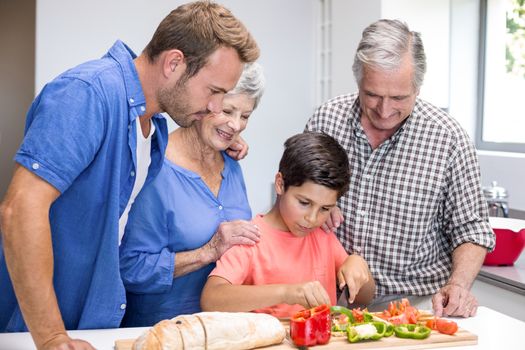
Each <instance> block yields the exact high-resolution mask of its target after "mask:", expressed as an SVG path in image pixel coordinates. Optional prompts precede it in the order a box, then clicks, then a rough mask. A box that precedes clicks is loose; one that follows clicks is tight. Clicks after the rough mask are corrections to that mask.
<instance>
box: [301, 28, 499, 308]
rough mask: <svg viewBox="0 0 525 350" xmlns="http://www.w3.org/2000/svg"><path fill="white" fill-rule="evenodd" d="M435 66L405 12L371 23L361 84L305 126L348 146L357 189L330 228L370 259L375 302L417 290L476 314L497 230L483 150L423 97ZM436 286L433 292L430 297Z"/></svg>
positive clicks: (421, 301) (426, 298)
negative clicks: (482, 167) (477, 291)
mask: <svg viewBox="0 0 525 350" xmlns="http://www.w3.org/2000/svg"><path fill="white" fill-rule="evenodd" d="M425 70H426V63H425V53H424V50H423V44H422V41H421V38H420V35H419V33H416V32H413V31H410V30H409V28H408V27H407V26H406V24H404V23H402V22H400V21H396V20H380V21H377V22H375V23H373V24H372V25H370V26H369V27H367V28H366V29H365V30H364V31H363V36H362V39H361V42H360V43H359V46H358V49H357V52H356V55H355V59H354V65H353V72H354V76H355V78H356V81H357V84H358V87H359V92H358V93H356V94H348V95H343V96H339V97H336V98H334V99H332V100H330V101H328V102H326V103H325V104H323V105H322V106H321V107H319V108H318V109H317V111H316V112H315V114H314V115H313V117H312V118H311V119H310V120H309V121H308V123H307V125H306V130H311V131H322V132H325V133H327V134H329V135H332V136H333V137H335V138H336V139H337V140H338V141H339V142H340V143H341V145H342V146H343V147H344V148H345V149H346V151H347V152H348V156H349V159H350V166H351V178H350V189H349V191H348V192H347V193H346V194H345V195H344V196H343V197H342V198H341V200H340V201H339V207H340V208H341V211H342V214H343V215H344V217H345V219H346V220H345V221H344V222H343V220H342V216H341V213H340V212H337V213H332V221H331V222H330V223H329V224H328V226H329V227H330V228H333V227H334V226H338V225H339V224H341V226H340V227H339V228H338V230H337V235H338V237H339V239H340V240H341V242H342V243H343V245H344V247H345V248H346V250H347V251H348V252H349V253H352V254H359V255H361V256H363V257H364V258H365V260H366V261H367V262H368V263H369V265H370V269H371V271H372V274H373V276H374V278H375V279H376V283H377V291H376V299H375V301H374V303H373V304H372V305H371V306H370V308H371V309H383V308H385V306H386V304H387V303H388V302H389V301H391V300H394V299H398V298H402V297H408V298H409V299H410V300H412V302H413V303H415V304H416V305H419V306H422V305H423V307H430V305H431V302H432V304H433V305H432V306H433V309H434V311H435V313H436V315H438V316H440V315H448V316H464V317H468V316H472V315H474V314H475V313H476V309H477V301H476V298H475V297H474V296H473V295H472V294H471V293H470V287H471V285H472V283H473V281H474V279H475V277H476V275H477V273H478V272H479V269H480V267H481V264H482V262H483V259H484V256H485V254H486V252H487V249H493V247H494V244H495V238H494V234H493V232H492V230H491V228H490V226H489V223H488V213H487V206H486V202H485V200H484V198H483V195H482V193H481V184H480V173H479V166H478V161H477V156H476V150H475V149H474V146H473V144H472V142H471V140H470V139H469V138H468V136H467V134H466V132H465V131H464V130H463V129H462V128H461V127H460V125H459V124H458V123H457V121H456V120H454V119H453V118H451V117H450V116H449V115H448V114H447V113H445V112H444V111H442V110H441V109H439V108H437V107H435V106H433V105H431V104H430V103H428V102H426V101H423V100H421V99H419V98H418V94H419V90H420V87H421V84H422V83H423V76H424V74H425ZM432 295H433V298H432V297H431V296H432Z"/></svg>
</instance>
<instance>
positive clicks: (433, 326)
mask: <svg viewBox="0 0 525 350" xmlns="http://www.w3.org/2000/svg"><path fill="white" fill-rule="evenodd" d="M436 320H437V319H436V318H435V317H434V318H431V319H428V320H427V322H425V326H427V327H428V328H430V329H432V330H434V331H437V326H436Z"/></svg>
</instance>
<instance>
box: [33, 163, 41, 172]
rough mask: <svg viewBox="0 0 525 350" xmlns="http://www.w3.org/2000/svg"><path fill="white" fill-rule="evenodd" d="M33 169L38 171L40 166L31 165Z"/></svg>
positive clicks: (36, 164)
mask: <svg viewBox="0 0 525 350" xmlns="http://www.w3.org/2000/svg"><path fill="white" fill-rule="evenodd" d="M31 168H33V169H35V170H37V169H38V168H40V164H38V163H33V165H31Z"/></svg>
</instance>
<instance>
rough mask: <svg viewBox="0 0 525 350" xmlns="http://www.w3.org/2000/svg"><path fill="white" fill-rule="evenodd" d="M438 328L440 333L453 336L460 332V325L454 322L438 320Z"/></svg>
mask: <svg viewBox="0 0 525 350" xmlns="http://www.w3.org/2000/svg"><path fill="white" fill-rule="evenodd" d="M436 328H437V330H438V332H439V333H443V334H450V335H452V334H454V333H456V332H457V331H458V324H457V323H456V322H454V321H448V320H445V319H443V318H438V319H437V320H436Z"/></svg>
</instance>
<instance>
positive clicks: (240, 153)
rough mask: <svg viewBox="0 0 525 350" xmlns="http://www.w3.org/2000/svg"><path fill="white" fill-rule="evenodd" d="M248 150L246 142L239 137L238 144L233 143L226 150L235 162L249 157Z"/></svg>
mask: <svg viewBox="0 0 525 350" xmlns="http://www.w3.org/2000/svg"><path fill="white" fill-rule="evenodd" d="M248 148H249V146H248V144H247V143H246V141H244V139H243V138H242V137H240V136H239V137H238V138H237V140H236V142H234V143H232V144H231V145H230V147H229V148H228V149H227V150H226V153H228V155H229V156H230V157H232V158H233V159H235V160H241V159H244V157H246V156H247V155H248Z"/></svg>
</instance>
